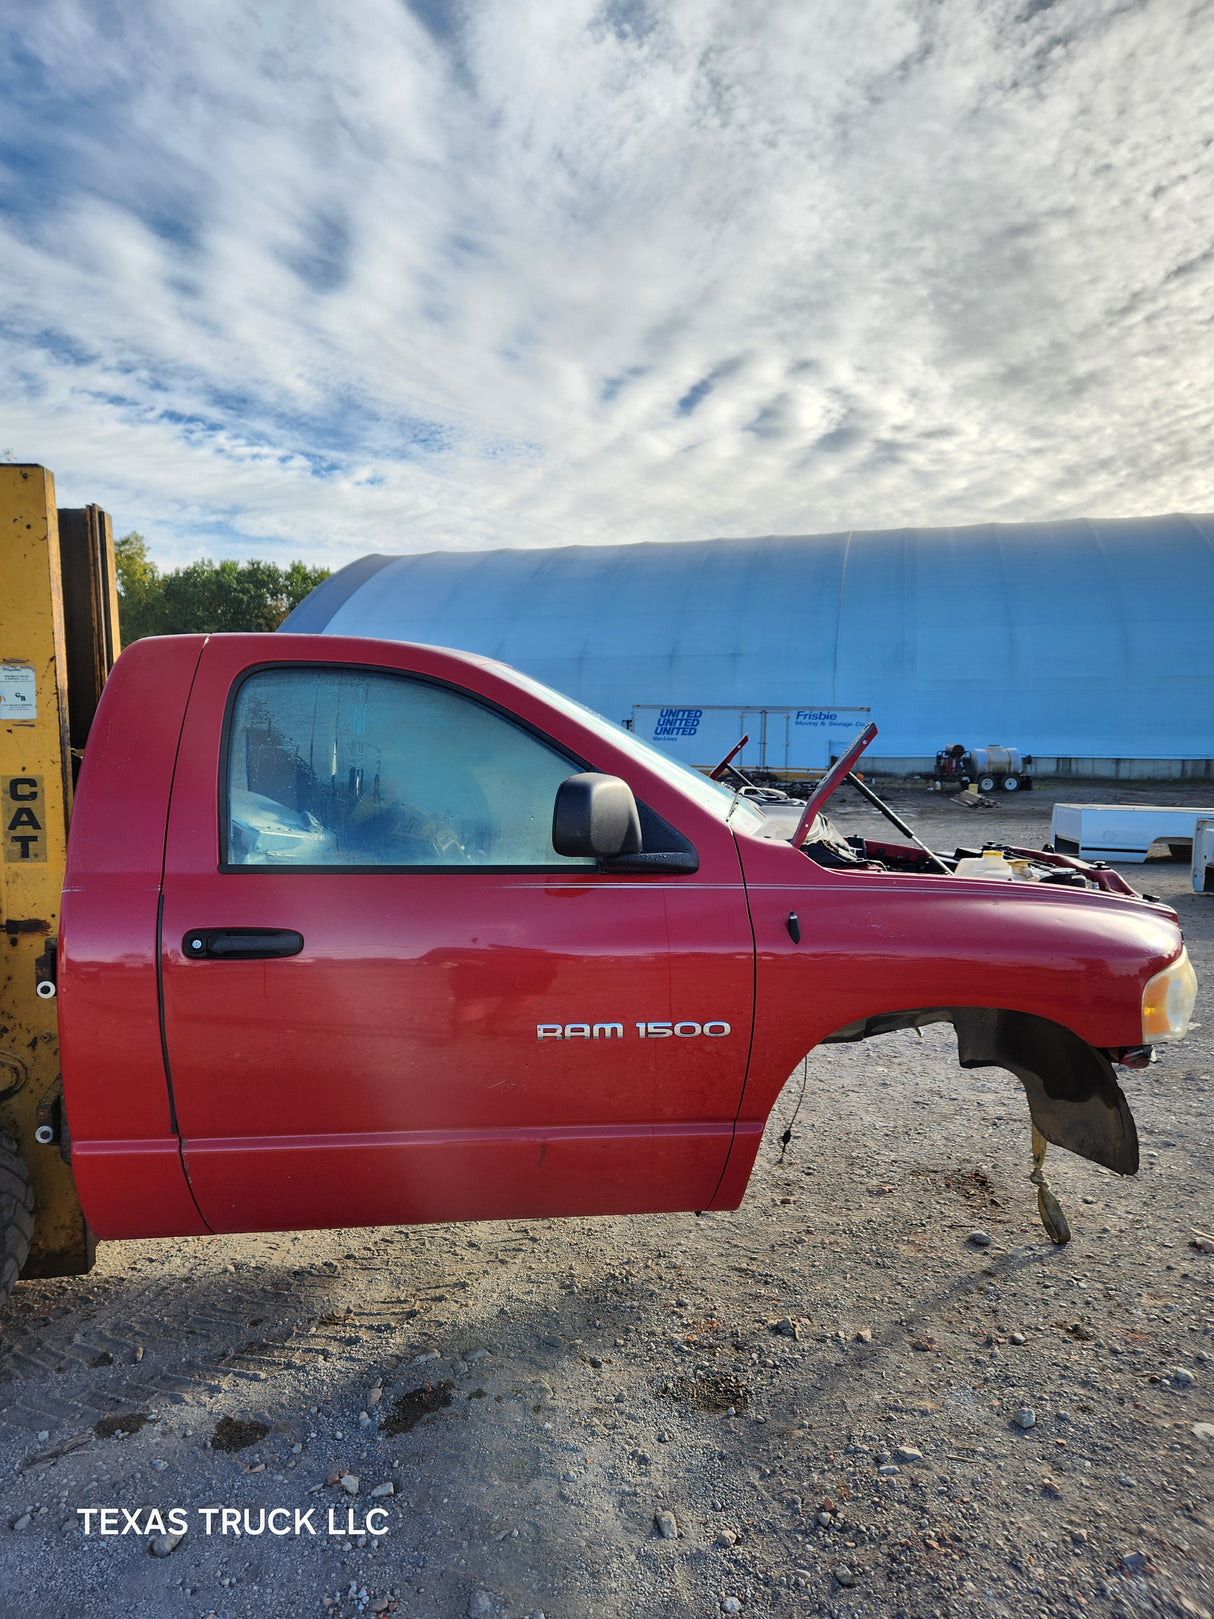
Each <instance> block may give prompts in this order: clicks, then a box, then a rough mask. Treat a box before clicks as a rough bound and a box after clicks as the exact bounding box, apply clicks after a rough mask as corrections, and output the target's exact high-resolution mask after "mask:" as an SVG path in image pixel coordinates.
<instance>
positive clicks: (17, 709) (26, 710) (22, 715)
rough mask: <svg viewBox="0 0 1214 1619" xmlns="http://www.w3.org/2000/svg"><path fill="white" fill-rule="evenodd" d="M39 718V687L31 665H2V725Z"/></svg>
mask: <svg viewBox="0 0 1214 1619" xmlns="http://www.w3.org/2000/svg"><path fill="white" fill-rule="evenodd" d="M37 718H38V686H37V682H36V681H35V679H34V666H33V664H30V663H0V725H12V724H13V722H14V721H15V722H16V723H17V724H18V725H20V724H21V723H22V722H23V721H28V720H36V719H37Z"/></svg>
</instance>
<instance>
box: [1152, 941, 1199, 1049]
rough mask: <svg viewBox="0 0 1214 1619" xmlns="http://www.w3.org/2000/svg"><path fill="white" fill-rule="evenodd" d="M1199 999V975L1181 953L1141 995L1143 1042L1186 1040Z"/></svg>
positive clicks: (1182, 952)
mask: <svg viewBox="0 0 1214 1619" xmlns="http://www.w3.org/2000/svg"><path fill="white" fill-rule="evenodd" d="M1196 999H1197V974H1196V973H1195V972H1194V971H1193V966H1192V963H1191V962H1190V961H1189V952H1188V951H1187V950H1182V951H1181V952H1180V954H1179V955H1178V956H1177V958H1176V960H1175V961H1174V962H1172V964H1171V966H1169V967H1165V968H1164V969H1163V971H1162V972H1161V973H1156V974H1155V976H1154V978H1152V979H1150V980H1149V981H1148V983H1147V986H1146V988H1145V989H1144V990H1143V992H1142V1038H1143V1040H1144V1041H1146V1042H1150V1041H1152V1040H1183V1039H1184V1037H1185V1035H1186V1034H1187V1033H1188V1032H1189V1019H1190V1018H1191V1017H1192V1016H1193V1003H1194V1002H1195V1001H1196Z"/></svg>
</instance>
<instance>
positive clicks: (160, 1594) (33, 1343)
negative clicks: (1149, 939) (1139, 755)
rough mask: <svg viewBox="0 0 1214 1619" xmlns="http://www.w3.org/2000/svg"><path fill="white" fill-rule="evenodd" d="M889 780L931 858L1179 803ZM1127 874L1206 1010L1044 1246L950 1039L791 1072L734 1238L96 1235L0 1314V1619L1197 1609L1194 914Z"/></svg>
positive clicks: (1213, 1296)
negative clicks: (90, 1264)
mask: <svg viewBox="0 0 1214 1619" xmlns="http://www.w3.org/2000/svg"><path fill="white" fill-rule="evenodd" d="M890 796H891V799H892V800H893V802H894V803H895V804H896V806H897V807H898V809H899V810H900V811H901V812H902V813H903V814H910V815H912V816H914V817H915V824H916V826H917V828H918V829H919V830H920V831H921V832H922V833H923V834H924V835H925V836H926V837H927V838H928V841H929V842H932V843H934V844H935V845H936V846H937V847H946V848H952V847H954V846H955V845H956V844H957V843H959V842H961V843H972V842H974V841H981V840H982V838H984V837H989V838H996V839H1000V840H1004V839H1006V840H1007V841H1009V842H1010V841H1014V842H1023V843H1035V844H1040V843H1041V842H1042V841H1044V839H1045V837H1046V835H1047V832H1048V824H1049V813H1050V808H1051V804H1052V802H1053V798H1054V797H1055V796H1062V797H1066V798H1081V799H1087V800H1099V799H1101V798H1112V797H1115V798H1116V799H1117V800H1120V801H1126V800H1130V801H1138V802H1151V801H1158V800H1159V799H1160V798H1161V797H1162V798H1165V799H1166V801H1175V800H1177V799H1180V800H1182V801H1186V800H1187V801H1190V802H1201V801H1202V797H1203V795H1202V793H1201V792H1199V791H1197V790H1195V789H1194V790H1176V789H1173V788H1170V787H1169V788H1167V789H1159V788H1155V789H1126V788H1117V789H1115V790H1114V789H1110V788H1108V787H1095V786H1092V785H1091V784H1088V785H1086V786H1084V787H1081V788H1074V789H1071V788H1069V787H1068V788H1067V789H1066V790H1065V791H1063V792H1059V793H1057V794H1055V793H1046V792H1040V791H1039V792H1036V793H1034V794H1032V795H1021V796H1020V797H1018V798H1015V799H1010V798H1009V799H1007V800H1005V801H1003V802H1001V803H1000V804H999V805H998V806H997V808H996V809H994V810H975V811H970V812H967V811H964V810H961V809H958V808H956V807H955V806H953V805H952V804H951V803H949V802H948V801H942V800H941V799H940V798H939V797H937V796H935V795H932V794H930V793H927V792H925V791H920V790H915V789H911V788H900V789H895V790H894V791H892V792H891V795H890ZM871 813H872V812H870V811H868V810H863V811H861V809H860V808H859V807H858V806H857V807H855V808H853V807H851V806H846V807H843V806H840V813H839V814H838V816H837V817H836V818H837V819H838V820H839V821H840V822H841V823H842V824H844V825H845V828H846V829H847V830H853V829H855V828H856V827H857V826H859V825H860V824H861V822H862V820H863V823H864V824H868V823H869V822H870V820H871ZM1124 869H1125V870H1126V872H1127V875H1130V876H1131V881H1136V882H1138V883H1140V884H1141V885H1142V886H1144V887H1146V888H1148V889H1150V890H1151V891H1153V892H1155V893H1159V894H1161V895H1164V896H1165V897H1166V898H1167V899H1168V900H1169V902H1171V903H1173V904H1175V906H1176V908H1177V910H1178V911H1179V913H1180V916H1181V920H1182V923H1183V925H1184V927H1185V930H1186V934H1187V936H1188V941H1189V949H1190V952H1191V954H1192V956H1193V958H1194V962H1195V965H1196V967H1197V971H1198V974H1199V977H1200V978H1201V981H1202V989H1201V998H1200V1000H1199V1005H1198V1012H1197V1018H1198V1020H1199V1023H1200V1024H1201V1026H1200V1027H1198V1028H1197V1029H1196V1030H1195V1031H1194V1033H1193V1034H1192V1036H1191V1037H1190V1039H1189V1040H1188V1041H1187V1042H1186V1043H1184V1044H1183V1045H1181V1046H1178V1047H1173V1048H1170V1049H1169V1048H1166V1047H1165V1048H1162V1050H1161V1055H1160V1061H1159V1062H1158V1064H1157V1065H1156V1066H1154V1067H1152V1068H1151V1069H1149V1070H1147V1071H1145V1072H1140V1073H1131V1074H1126V1075H1125V1076H1124V1079H1123V1084H1124V1088H1125V1089H1126V1092H1127V1094H1128V1096H1129V1098H1130V1101H1131V1105H1132V1107H1133V1108H1134V1111H1135V1114H1136V1117H1137V1120H1138V1126H1139V1131H1140V1135H1141V1138H1142V1146H1143V1168H1142V1170H1141V1173H1140V1174H1139V1175H1138V1176H1137V1178H1136V1179H1133V1180H1129V1181H1125V1180H1121V1179H1119V1178H1118V1177H1116V1176H1114V1175H1112V1174H1109V1173H1107V1172H1105V1171H1102V1170H1099V1169H1097V1168H1095V1167H1094V1166H1092V1165H1090V1164H1087V1163H1086V1162H1084V1161H1082V1160H1080V1159H1077V1158H1073V1157H1070V1156H1069V1155H1067V1154H1065V1153H1061V1152H1057V1151H1053V1152H1051V1154H1050V1157H1049V1160H1048V1162H1047V1169H1048V1170H1049V1171H1050V1174H1051V1180H1052V1184H1053V1185H1054V1187H1055V1189H1056V1191H1057V1192H1058V1194H1059V1196H1060V1198H1061V1200H1062V1203H1063V1205H1064V1207H1065V1209H1066V1211H1067V1213H1068V1215H1069V1217H1070V1221H1071V1226H1072V1230H1073V1234H1074V1235H1073V1241H1072V1242H1071V1244H1070V1245H1069V1247H1066V1248H1062V1249H1057V1248H1054V1247H1053V1246H1051V1244H1050V1243H1049V1241H1048V1240H1047V1238H1046V1237H1045V1234H1044V1232H1043V1231H1042V1229H1041V1227H1040V1225H1039V1224H1038V1221H1037V1217H1036V1208H1035V1200H1034V1196H1033V1189H1032V1188H1031V1187H1030V1186H1029V1185H1028V1183H1027V1174H1028V1171H1029V1169H1030V1168H1031V1163H1030V1149H1029V1127H1028V1114H1027V1109H1026V1107H1025V1104H1024V1100H1023V1096H1022V1093H1021V1091H1020V1087H1019V1085H1018V1084H1017V1082H1016V1081H1015V1080H1014V1079H1013V1078H1012V1077H1011V1076H1010V1075H1007V1074H1003V1073H1001V1072H998V1071H992V1070H986V1071H976V1072H973V1073H965V1072H963V1071H962V1070H961V1069H959V1068H958V1067H957V1065H956V1062H955V1056H954V1044H953V1037H952V1032H951V1030H948V1029H943V1028H939V1027H937V1028H933V1029H929V1030H928V1031H926V1033H925V1036H924V1038H922V1039H920V1038H919V1037H918V1036H917V1035H915V1034H914V1033H899V1034H895V1035H890V1036H887V1037H885V1038H884V1039H880V1040H874V1041H871V1042H869V1043H868V1044H866V1045H861V1046H850V1047H833V1048H827V1049H824V1050H821V1051H818V1052H815V1053H814V1054H813V1055H812V1056H811V1057H810V1058H809V1060H808V1067H807V1070H806V1072H805V1077H806V1084H805V1089H804V1101H803V1103H802V1105H801V1108H800V1112H799V1115H798V1116H797V1121H796V1126H795V1129H794V1133H793V1139H792V1142H791V1145H790V1147H789V1149H788V1151H787V1154H786V1156H785V1158H784V1161H783V1163H781V1162H780V1151H779V1136H780V1134H781V1132H782V1131H783V1129H784V1127H785V1124H786V1123H787V1122H788V1120H789V1119H790V1117H791V1116H792V1114H793V1111H794V1108H795V1107H796V1105H797V1098H798V1094H799V1092H800V1090H801V1083H802V1070H801V1069H800V1068H799V1069H798V1070H797V1072H796V1073H795V1074H794V1075H793V1076H792V1078H791V1079H790V1083H789V1086H788V1088H787V1089H786V1090H785V1093H784V1095H783V1097H782V1098H781V1100H780V1103H779V1105H778V1106H777V1109H776V1112H775V1116H774V1118H773V1121H772V1125H771V1127H770V1129H769V1132H768V1139H767V1141H766V1142H765V1144H764V1147H763V1150H762V1153H761V1156H760V1161H759V1165H758V1167H757V1169H756V1172H755V1176H754V1179H753V1181H752V1183H751V1186H750V1190H749V1192H748V1193H747V1197H746V1201H745V1203H744V1205H743V1207H742V1208H741V1209H740V1210H739V1211H738V1212H737V1213H734V1214H721V1215H710V1216H706V1217H703V1218H696V1217H695V1216H694V1215H691V1214H687V1215H672V1216H663V1217H658V1218H653V1217H646V1218H633V1219H605V1220H573V1221H566V1222H526V1221H516V1222H506V1223H502V1224H495V1225H457V1226H446V1227H432V1228H425V1229H405V1228H402V1229H399V1230H397V1229H388V1230H378V1231H359V1230H351V1231H336V1232H325V1233H307V1234H303V1235H270V1236H256V1237H221V1238H205V1239H191V1240H185V1241H175V1242H125V1243H111V1244H106V1245H104V1246H103V1247H102V1248H101V1250H100V1253H99V1256H98V1263H97V1267H96V1269H95V1271H94V1272H93V1273H92V1274H91V1275H90V1276H88V1277H86V1278H80V1279H76V1280H64V1281H38V1282H26V1283H21V1284H19V1285H18V1287H17V1290H16V1292H15V1294H14V1296H13V1298H12V1299H11V1300H10V1302H9V1303H8V1305H7V1306H6V1307H5V1308H4V1310H3V1312H2V1314H0V1613H3V1614H4V1615H5V1616H9V1615H11V1616H14V1619H16V1616H20V1619H82V1616H107V1619H108V1616H110V1615H132V1616H139V1619H143V1616H145V1615H147V1616H151V1615H156V1616H157V1619H159V1616H177V1615H182V1616H190V1619H204V1616H206V1615H215V1616H217V1619H240V1616H244V1615H274V1616H287V1615H290V1616H296V1615H317V1616H319V1615H324V1614H328V1615H331V1616H341V1619H346V1616H349V1615H353V1614H356V1613H393V1612H395V1613H398V1614H401V1615H410V1616H418V1619H421V1616H434V1619H447V1616H463V1615H470V1616H481V1615H483V1616H486V1619H487V1616H490V1615H506V1616H508V1619H522V1616H524V1615H538V1614H541V1613H542V1614H544V1615H547V1619H591V1616H593V1619H606V1616H615V1615H629V1616H639V1619H647V1616H649V1615H654V1616H658V1615H661V1616H667V1615H671V1616H674V1615H677V1616H680V1619H681V1616H692V1615H697V1616H698V1615H704V1616H710V1615H716V1614H719V1613H741V1614H753V1615H764V1616H766V1615H772V1616H773V1619H774V1616H781V1615H801V1614H829V1615H846V1616H852V1615H873V1616H878V1615H881V1616H884V1615H889V1616H891V1619H892V1616H906V1619H934V1616H943V1615H967V1616H968V1615H982V1616H998V1615H1008V1616H1012V1619H1020V1616H1023V1615H1032V1616H1036V1615H1068V1616H1069V1615H1076V1616H1077V1615H1104V1614H1114V1615H1118V1614H1128V1613H1135V1614H1137V1613H1145V1614H1167V1615H1187V1616H1190V1619H1192V1616H1195V1615H1206V1614H1207V1613H1208V1612H1209V1611H1210V1610H1211V1609H1214V1506H1212V1498H1214V1489H1212V1485H1214V1255H1210V1254H1205V1253H1202V1252H1200V1251H1199V1250H1198V1248H1195V1247H1194V1246H1193V1245H1192V1244H1193V1241H1194V1234H1195V1231H1204V1232H1211V1231H1214V1192H1212V1186H1211V1181H1212V1173H1211V1171H1212V1166H1214V1117H1212V1114H1214V1087H1212V1084H1211V1078H1212V1073H1214V1065H1212V1060H1211V1032H1212V1030H1214V1009H1212V1006H1211V995H1212V993H1214V898H1212V897H1199V896H1195V895H1193V894H1192V893H1191V892H1190V891H1189V888H1188V871H1187V867H1183V866H1181V865H1178V864H1164V863H1152V864H1151V865H1150V867H1149V868H1145V869H1144V868H1141V867H1139V868H1124ZM1135 872H1136V873H1137V875H1136V876H1135V875H1133V874H1134V873H1135ZM974 1233H980V1234H985V1235H986V1236H988V1237H989V1239H990V1240H989V1245H979V1244H980V1237H979V1238H978V1239H975V1238H974V1235H973V1234H974ZM1020 1413H1026V1414H1024V1415H1020V1416H1019V1421H1018V1420H1017V1419H1018V1414H1020ZM343 1479H344V1483H343V1482H342V1480H343ZM385 1486H390V1491H389V1489H387V1488H385ZM376 1492H380V1493H376ZM80 1508H111V1509H115V1515H114V1519H113V1526H114V1527H116V1528H117V1529H119V1530H120V1531H122V1530H124V1529H125V1531H126V1532H119V1533H116V1534H101V1533H99V1532H98V1531H99V1529H100V1528H101V1526H102V1520H101V1519H100V1517H99V1515H97V1514H94V1515H93V1517H92V1518H91V1519H89V1522H90V1525H91V1528H92V1533H90V1534H87V1535H86V1534H85V1533H84V1532H83V1527H82V1526H83V1523H84V1521H85V1520H84V1519H83V1518H82V1517H81V1516H80V1514H79V1511H78V1509H80ZM124 1508H125V1509H126V1513H127V1514H130V1518H129V1519H128V1517H127V1516H126V1515H125V1514H124V1512H123V1510H122V1509H124ZM173 1508H181V1509H184V1510H185V1512H186V1514H187V1517H186V1521H187V1522H188V1525H189V1528H188V1531H187V1532H186V1534H185V1535H184V1537H183V1538H182V1539H181V1540H180V1542H179V1543H178V1544H176V1546H175V1547H174V1548H173V1549H172V1550H171V1551H169V1552H168V1554H167V1555H165V1556H163V1557H160V1556H155V1555H150V1549H151V1547H152V1544H153V1542H157V1533H158V1530H157V1523H156V1520H155V1519H151V1518H150V1513H151V1511H152V1510H153V1509H154V1510H156V1511H158V1512H159V1513H160V1514H161V1516H162V1518H163V1519H164V1521H165V1528H166V1530H167V1529H169V1528H171V1520H170V1518H169V1513H170V1510H171V1509H173ZM207 1508H220V1509H222V1508H227V1509H229V1514H230V1515H229V1517H228V1519H227V1532H226V1533H225V1532H224V1527H225V1520H224V1517H223V1514H222V1511H214V1512H212V1513H211V1514H210V1518H209V1522H210V1524H211V1530H212V1532H211V1533H210V1534H208V1533H207V1532H206V1524H207V1522H208V1518H207V1514H206V1512H205V1511H203V1510H201V1509H207ZM274 1508H285V1509H286V1511H285V1513H280V1514H279V1515H278V1516H276V1517H274V1518H273V1519H272V1520H271V1525H272V1526H276V1527H277V1528H280V1529H281V1528H282V1527H283V1525H284V1524H285V1525H286V1526H287V1528H288V1532H287V1533H283V1534H278V1533H274V1532H272V1528H263V1529H262V1530H261V1532H260V1533H257V1532H256V1531H257V1530H258V1528H259V1525H260V1524H261V1523H262V1521H263V1518H262V1515H263V1513H264V1514H269V1513H270V1512H271V1510H272V1509H274ZM137 1509H143V1510H142V1511H140V1512H138V1515H136V1513H137ZM376 1509H379V1510H381V1511H382V1518H374V1519H372V1520H371V1521H372V1523H373V1525H375V1526H379V1525H381V1524H382V1525H383V1526H384V1527H385V1529H386V1532H385V1533H384V1534H382V1535H380V1536H372V1535H367V1534H365V1533H363V1534H360V1533H358V1531H359V1530H360V1529H361V1528H363V1527H364V1526H365V1524H366V1521H367V1515H368V1513H369V1512H373V1511H375V1510H376ZM246 1512H247V1514H248V1516H247V1518H246V1516H245V1514H246ZM234 1513H239V1514H240V1518H239V1522H240V1527H241V1529H242V1531H244V1532H242V1533H241V1534H240V1535H239V1536H238V1535H237V1534H235V1533H234V1532H233V1528H232V1526H233V1525H234V1524H235V1522H236V1518H235V1517H234V1516H233V1515H231V1514H234ZM309 1513H310V1515H311V1516H310V1518H309V1517H308V1516H307V1515H308V1514H309ZM297 1514H298V1515H299V1519H300V1527H299V1531H298V1533H297V1532H296V1515H297ZM107 1521H108V1520H107ZM149 1522H150V1524H151V1528H152V1530H153V1533H151V1534H150V1535H145V1534H142V1533H140V1532H139V1531H140V1530H142V1529H144V1528H145V1527H147V1526H148V1525H149ZM132 1524H133V1525H135V1526H137V1527H132ZM330 1524H332V1525H333V1526H334V1527H335V1528H336V1529H337V1530H338V1531H339V1532H337V1533H333V1534H330V1533H329V1528H330ZM309 1525H311V1526H312V1527H313V1528H314V1530H315V1533H311V1532H309ZM663 1530H665V1531H666V1533H663ZM352 1531H353V1532H352ZM156 1549H157V1550H161V1551H163V1550H166V1549H167V1548H166V1543H165V1542H158V1543H157V1546H156Z"/></svg>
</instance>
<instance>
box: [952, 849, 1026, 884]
mask: <svg viewBox="0 0 1214 1619" xmlns="http://www.w3.org/2000/svg"><path fill="white" fill-rule="evenodd" d="M955 875H956V876H958V877H986V878H988V879H989V878H992V877H993V878H994V880H995V881H996V882H1002V883H1014V882H1015V881H1016V872H1015V870H1014V868H1013V866H1012V863H1011V861H1010V860H1008V859H1007V858H1006V857H1005V855H1004V853H1003V850H1002V849H984V850H983V851H982V853H981V854H979V855H967V856H966V857H965V859H964V860H958V862H957V870H956V873H955Z"/></svg>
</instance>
